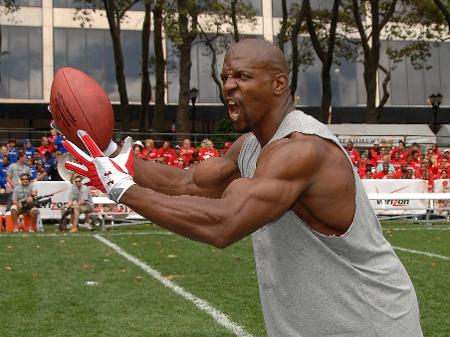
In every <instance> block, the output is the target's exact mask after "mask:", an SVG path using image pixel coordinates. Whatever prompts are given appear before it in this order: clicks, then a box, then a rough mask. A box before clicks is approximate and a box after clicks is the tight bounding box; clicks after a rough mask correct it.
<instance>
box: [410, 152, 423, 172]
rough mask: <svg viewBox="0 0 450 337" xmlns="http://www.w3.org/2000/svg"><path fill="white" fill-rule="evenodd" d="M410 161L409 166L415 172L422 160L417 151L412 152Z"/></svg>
mask: <svg viewBox="0 0 450 337" xmlns="http://www.w3.org/2000/svg"><path fill="white" fill-rule="evenodd" d="M412 156H413V158H412V160H411V164H412V165H413V167H414V170H415V171H417V170H418V169H419V168H420V164H421V163H422V158H421V157H420V153H419V152H418V151H414V152H412Z"/></svg>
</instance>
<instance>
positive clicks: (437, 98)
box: [428, 93, 442, 133]
mask: <svg viewBox="0 0 450 337" xmlns="http://www.w3.org/2000/svg"><path fill="white" fill-rule="evenodd" d="M428 99H429V100H430V104H431V107H432V108H433V111H434V120H433V131H434V133H437V126H436V123H437V112H438V110H439V107H440V105H441V103H442V95H441V94H440V93H437V94H435V93H432V94H431V95H430V97H429V98H428Z"/></svg>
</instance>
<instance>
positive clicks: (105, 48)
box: [0, 0, 450, 129]
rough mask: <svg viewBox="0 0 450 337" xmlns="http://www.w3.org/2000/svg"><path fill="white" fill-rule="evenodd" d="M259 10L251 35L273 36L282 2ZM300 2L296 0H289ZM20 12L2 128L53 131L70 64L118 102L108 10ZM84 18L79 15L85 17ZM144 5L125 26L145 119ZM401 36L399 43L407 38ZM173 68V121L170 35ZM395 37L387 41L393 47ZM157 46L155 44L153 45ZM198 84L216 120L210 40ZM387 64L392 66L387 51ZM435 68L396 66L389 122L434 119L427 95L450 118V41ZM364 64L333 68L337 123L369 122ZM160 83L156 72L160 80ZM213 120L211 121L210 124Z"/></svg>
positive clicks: (132, 90) (199, 58) (4, 63)
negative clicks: (58, 81)
mask: <svg viewBox="0 0 450 337" xmlns="http://www.w3.org/2000/svg"><path fill="white" fill-rule="evenodd" d="M248 2H250V3H251V4H252V5H253V7H254V8H255V10H256V13H257V15H258V17H257V24H256V25H255V26H246V27H244V28H243V31H242V32H243V33H245V34H251V35H255V36H263V37H264V38H265V39H267V40H273V39H274V36H276V34H277V32H278V29H279V26H280V25H279V21H280V17H281V3H280V1H277V0H248ZM298 2H300V0H290V1H288V3H289V4H292V3H298ZM331 2H332V1H331V0H315V1H311V3H312V6H317V5H319V6H328V5H330V4H331ZM18 4H19V5H20V6H21V8H20V10H18V11H17V12H15V13H13V14H11V15H1V16H0V20H1V31H2V46H1V47H2V51H3V52H4V54H3V55H2V57H1V58H0V75H1V80H0V121H1V124H2V127H4V128H5V127H24V128H35V129H47V128H48V121H49V119H50V114H49V113H48V111H47V109H46V107H47V105H48V101H49V95H50V88H51V84H52V80H53V75H54V73H55V71H56V70H57V69H58V68H60V67H62V66H72V67H76V68H79V69H81V70H83V71H85V72H87V73H89V74H90V75H92V76H93V77H94V78H95V79H97V81H99V82H100V84H101V85H102V86H103V87H104V88H105V90H106V91H107V93H108V94H109V96H110V98H111V100H112V102H113V103H115V104H117V103H118V92H117V85H116V81H115V74H114V60H113V53H112V45H111V38H110V35H109V30H108V24H107V20H106V17H105V15H102V13H101V11H97V12H95V13H91V14H90V21H89V23H88V24H87V25H85V27H84V28H82V27H81V26H80V20H79V15H77V12H76V10H75V8H76V7H79V6H80V4H79V3H77V2H74V1H72V0H18ZM77 16H78V19H77ZM142 21H143V11H142V6H141V7H139V6H135V7H134V8H132V10H131V11H130V12H129V13H128V17H127V20H126V21H125V22H124V23H123V25H122V42H123V52H124V57H125V70H126V77H127V86H128V93H129V99H130V102H131V104H132V111H134V114H133V115H132V118H133V116H134V119H135V121H134V124H132V125H134V127H137V126H136V122H137V111H138V104H139V101H140V77H139V72H140V71H139V62H140V48H141V46H140V29H141V27H142ZM402 43H404V42H402V41H394V42H391V44H402ZM164 45H165V56H166V59H167V63H168V67H167V71H166V77H167V81H168V87H167V89H166V103H167V106H168V107H167V120H168V121H170V120H173V119H174V116H175V109H176V104H177V97H178V72H177V66H178V64H177V55H176V53H175V52H174V51H175V48H174V46H173V45H172V43H171V42H170V41H169V40H165V43H164ZM386 46H387V42H383V48H384V49H385V48H386ZM151 48H153V47H151ZM219 58H220V60H219V67H220V65H221V63H222V59H223V54H221V55H220V57H219ZM192 61H193V62H192V69H191V74H192V79H191V85H192V87H197V88H199V97H198V99H197V112H196V118H197V119H199V120H200V121H205V122H207V123H209V121H211V120H218V119H220V118H222V117H223V116H224V115H225V110H224V108H223V106H222V104H221V103H220V99H219V94H218V89H217V87H216V86H215V85H213V82H212V80H211V77H210V64H211V57H210V56H209V55H208V53H207V47H206V46H205V45H204V44H196V45H195V46H194V47H193V49H192ZM382 62H384V64H386V65H390V60H389V59H388V57H387V55H386V54H385V53H383V55H382ZM429 64H430V65H432V68H431V69H428V70H415V69H414V68H413V67H412V66H411V64H410V63H409V62H407V61H406V60H405V61H404V62H402V63H400V64H397V65H396V69H395V70H394V71H393V73H392V79H391V82H390V84H389V86H390V91H391V98H390V99H389V101H388V103H387V104H386V107H385V109H384V112H383V115H382V121H381V122H384V123H386V122H387V123H390V122H395V123H406V122H407V123H430V121H431V120H432V112H431V109H430V107H428V106H427V103H426V102H427V97H428V96H429V95H430V94H431V93H434V92H440V93H442V94H443V96H444V99H443V104H442V108H441V109H440V111H439V114H438V123H450V108H449V106H450V43H449V42H447V43H442V44H441V45H440V46H439V47H433V48H432V50H431V58H430V62H429ZM320 71H321V64H320V62H314V64H313V65H312V66H310V67H308V68H306V69H303V70H302V71H301V72H300V78H299V88H298V90H297V95H298V96H299V97H300V100H299V104H300V106H301V107H302V108H303V109H304V110H306V111H307V112H309V113H311V114H313V115H317V114H318V111H319V105H320V94H318V93H320V91H321V89H320ZM362 71H363V68H362V65H361V64H359V63H352V62H344V63H343V64H342V65H340V66H339V67H334V68H333V71H332V82H333V122H336V123H339V122H361V121H362V118H363V117H362V116H363V111H364V104H365V88H364V83H363V79H362ZM152 83H153V84H154V78H152ZM208 126H209V124H208Z"/></svg>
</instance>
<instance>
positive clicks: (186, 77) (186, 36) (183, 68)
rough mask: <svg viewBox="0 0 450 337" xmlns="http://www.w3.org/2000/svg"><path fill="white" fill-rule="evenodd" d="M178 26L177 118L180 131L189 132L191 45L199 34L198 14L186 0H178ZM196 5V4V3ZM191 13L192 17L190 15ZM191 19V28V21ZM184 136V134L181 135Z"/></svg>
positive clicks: (177, 126)
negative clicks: (178, 90)
mask: <svg viewBox="0 0 450 337" xmlns="http://www.w3.org/2000/svg"><path fill="white" fill-rule="evenodd" d="M177 3H178V27H179V32H180V37H181V43H179V44H178V46H177V47H178V50H179V52H180V73H179V84H180V92H179V94H178V107H177V120H176V128H177V132H178V133H187V132H188V131H189V129H190V128H189V124H190V123H189V111H190V109H189V93H190V82H191V46H192V42H193V41H194V39H195V37H196V35H197V16H196V13H193V12H195V11H194V10H192V8H186V6H189V5H188V4H186V3H185V1H184V0H178V1H177ZM194 6H195V5H194ZM188 13H190V17H189V16H188ZM190 21H191V30H189V22H190ZM181 137H182V136H181Z"/></svg>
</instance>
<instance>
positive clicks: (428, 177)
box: [420, 170, 434, 192]
mask: <svg viewBox="0 0 450 337" xmlns="http://www.w3.org/2000/svg"><path fill="white" fill-rule="evenodd" d="M420 179H422V180H426V181H427V183H428V192H433V190H434V176H433V175H432V173H430V172H429V171H426V170H425V171H424V172H423V175H422V177H421V178H420Z"/></svg>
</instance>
